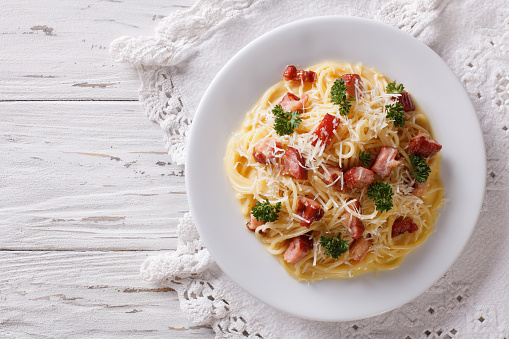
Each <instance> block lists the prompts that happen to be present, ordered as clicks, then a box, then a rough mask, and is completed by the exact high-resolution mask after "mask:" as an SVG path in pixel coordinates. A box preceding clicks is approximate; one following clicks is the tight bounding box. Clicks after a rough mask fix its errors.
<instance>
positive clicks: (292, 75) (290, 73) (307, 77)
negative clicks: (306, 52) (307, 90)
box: [283, 65, 316, 82]
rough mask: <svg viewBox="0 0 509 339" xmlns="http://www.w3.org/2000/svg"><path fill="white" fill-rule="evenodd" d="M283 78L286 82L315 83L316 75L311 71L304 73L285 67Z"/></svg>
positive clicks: (295, 68) (303, 71) (294, 68)
mask: <svg viewBox="0 0 509 339" xmlns="http://www.w3.org/2000/svg"><path fill="white" fill-rule="evenodd" d="M283 78H285V80H286V81H292V80H293V81H303V82H315V81H316V73H315V72H313V71H305V70H303V69H299V70H298V69H297V67H295V66H293V65H290V66H288V67H286V69H285V72H284V73H283Z"/></svg>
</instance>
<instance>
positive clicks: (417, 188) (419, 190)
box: [412, 182, 428, 197]
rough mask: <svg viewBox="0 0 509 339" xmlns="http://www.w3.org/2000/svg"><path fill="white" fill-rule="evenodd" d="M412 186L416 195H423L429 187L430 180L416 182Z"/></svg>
mask: <svg viewBox="0 0 509 339" xmlns="http://www.w3.org/2000/svg"><path fill="white" fill-rule="evenodd" d="M412 187H413V188H414V190H413V191H412V194H413V195H415V196H416V197H422V196H423V195H424V193H426V190H427V189H428V182H423V183H422V184H421V183H418V182H416V183H414V184H413V185H412Z"/></svg>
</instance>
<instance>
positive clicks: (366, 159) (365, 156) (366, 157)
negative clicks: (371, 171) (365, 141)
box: [359, 151, 371, 166]
mask: <svg viewBox="0 0 509 339" xmlns="http://www.w3.org/2000/svg"><path fill="white" fill-rule="evenodd" d="M359 159H361V162H362V164H363V165H364V166H368V165H369V164H370V163H371V153H368V152H366V151H362V152H361V154H359Z"/></svg>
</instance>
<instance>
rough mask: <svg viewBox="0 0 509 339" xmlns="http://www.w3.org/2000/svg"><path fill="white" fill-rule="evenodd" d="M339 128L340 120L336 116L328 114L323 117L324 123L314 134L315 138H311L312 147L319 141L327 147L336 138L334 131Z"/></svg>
mask: <svg viewBox="0 0 509 339" xmlns="http://www.w3.org/2000/svg"><path fill="white" fill-rule="evenodd" d="M338 126H339V119H338V118H336V117H335V116H333V115H331V114H329V113H327V114H325V116H324V117H323V119H322V121H321V122H320V124H319V125H318V127H317V128H316V130H315V131H314V132H313V137H312V138H311V145H313V146H315V145H316V143H317V142H318V140H320V141H321V145H324V144H325V146H327V145H328V144H329V143H330V141H331V140H332V137H333V136H334V131H335V130H336V128H338Z"/></svg>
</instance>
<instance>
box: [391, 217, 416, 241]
mask: <svg viewBox="0 0 509 339" xmlns="http://www.w3.org/2000/svg"><path fill="white" fill-rule="evenodd" d="M418 229H419V226H417V224H416V223H415V222H414V221H413V220H412V219H411V218H408V217H407V218H403V217H398V219H396V221H394V224H392V237H393V238H394V237H397V236H398V235H400V234H403V233H405V232H408V233H414V232H416V231H417V230H418Z"/></svg>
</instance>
